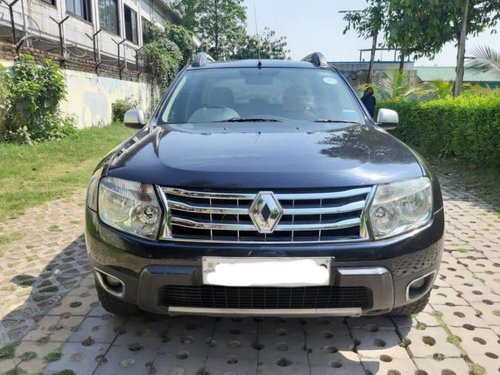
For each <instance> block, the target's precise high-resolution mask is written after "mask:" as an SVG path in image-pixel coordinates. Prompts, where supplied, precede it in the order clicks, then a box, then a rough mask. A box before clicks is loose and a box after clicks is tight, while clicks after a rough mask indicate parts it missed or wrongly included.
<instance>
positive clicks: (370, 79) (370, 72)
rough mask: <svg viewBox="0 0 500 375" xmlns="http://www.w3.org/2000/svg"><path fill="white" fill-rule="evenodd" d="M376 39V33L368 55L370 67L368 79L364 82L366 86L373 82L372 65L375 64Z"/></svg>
mask: <svg viewBox="0 0 500 375" xmlns="http://www.w3.org/2000/svg"><path fill="white" fill-rule="evenodd" d="M377 37H378V32H376V33H375V34H374V35H373V41H372V50H371V53H370V65H369V67H368V78H367V80H366V83H368V84H370V83H372V82H373V64H374V62H375V52H376V50H377Z"/></svg>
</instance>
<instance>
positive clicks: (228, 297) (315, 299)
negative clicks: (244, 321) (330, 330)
mask: <svg viewBox="0 0 500 375" xmlns="http://www.w3.org/2000/svg"><path fill="white" fill-rule="evenodd" d="M370 299H371V293H370V292H369V290H368V289H367V288H365V287H354V286H352V287H339V286H318V287H295V288H281V287H225V286H213V285H200V286H181V285H170V286H166V287H164V288H163V289H162V290H161V295H160V301H161V302H160V303H161V304H162V305H163V306H182V307H206V308H234V309H238V308H240V309H245V308H246V309H291V308H294V309H313V308H349V307H360V308H363V309H367V308H370V306H371V302H370Z"/></svg>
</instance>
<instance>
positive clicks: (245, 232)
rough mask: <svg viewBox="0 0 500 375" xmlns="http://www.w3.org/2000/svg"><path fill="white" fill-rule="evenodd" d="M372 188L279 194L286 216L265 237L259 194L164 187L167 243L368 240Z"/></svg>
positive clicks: (278, 198) (163, 236)
mask: <svg viewBox="0 0 500 375" xmlns="http://www.w3.org/2000/svg"><path fill="white" fill-rule="evenodd" d="M371 190H372V188H371V187H362V188H352V189H344V190H337V191H328V192H305V193H304V192H296V193H289V192H286V193H282V192H275V193H274V196H275V198H276V199H277V200H278V202H279V204H280V205H281V207H282V210H283V216H282V217H281V219H280V220H279V222H278V224H277V226H276V227H275V228H274V231H273V232H272V233H259V231H258V230H257V229H256V226H255V224H254V222H253V221H252V218H251V217H250V207H251V206H252V203H253V202H254V201H255V199H256V197H257V196H258V192H250V193H249V192H234V193H233V192H213V191H192V190H185V189H178V188H168V187H166V188H162V193H163V194H164V198H165V200H166V204H167V205H168V208H169V210H170V214H169V216H168V222H169V224H168V225H167V226H166V233H163V235H162V239H171V240H179V241H209V242H252V243H253V242H278V243H287V242H294V243H295V242H323V241H332V242H335V241H353V240H359V239H367V238H368V235H367V233H366V230H364V228H363V227H362V215H363V211H364V208H365V206H366V201H367V198H368V195H369V193H370V192H371Z"/></svg>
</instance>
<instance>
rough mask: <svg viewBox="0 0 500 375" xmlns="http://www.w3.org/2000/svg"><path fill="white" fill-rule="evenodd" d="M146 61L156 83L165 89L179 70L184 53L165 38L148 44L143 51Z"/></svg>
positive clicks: (147, 69) (147, 68) (148, 70)
mask: <svg viewBox="0 0 500 375" xmlns="http://www.w3.org/2000/svg"><path fill="white" fill-rule="evenodd" d="M141 53H142V54H143V56H144V60H145V62H146V71H147V72H148V73H149V74H150V75H151V78H152V79H153V81H154V83H156V84H157V85H158V86H159V87H160V89H161V90H162V91H163V90H165V89H166V88H167V87H168V85H169V84H170V82H172V80H173V79H174V78H175V76H176V74H177V73H178V72H179V63H180V62H181V61H182V54H181V51H180V50H179V47H177V45H176V44H175V43H174V42H172V41H170V40H168V39H166V38H164V39H160V40H159V41H156V42H152V43H149V44H146V45H145V46H144V49H143V50H142V51H141Z"/></svg>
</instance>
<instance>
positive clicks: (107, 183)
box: [99, 177, 162, 239]
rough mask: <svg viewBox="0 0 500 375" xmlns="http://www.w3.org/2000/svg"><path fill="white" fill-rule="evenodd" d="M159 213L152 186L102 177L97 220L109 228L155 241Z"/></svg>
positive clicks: (159, 208)
mask: <svg viewBox="0 0 500 375" xmlns="http://www.w3.org/2000/svg"><path fill="white" fill-rule="evenodd" d="M161 215H162V210H161V206H160V203H159V202H158V198H157V197H156V193H155V190H154V187H153V186H152V185H149V184H141V183H140V182H134V181H126V180H122V179H119V178H114V177H104V178H103V179H102V180H101V182H100V184H99V217H100V219H101V220H102V221H103V222H104V223H106V224H108V225H109V226H111V227H113V228H116V229H119V230H121V231H123V232H127V233H131V234H134V235H136V236H140V237H145V238H150V239H155V238H156V237H157V235H158V230H159V228H160V224H161Z"/></svg>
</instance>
